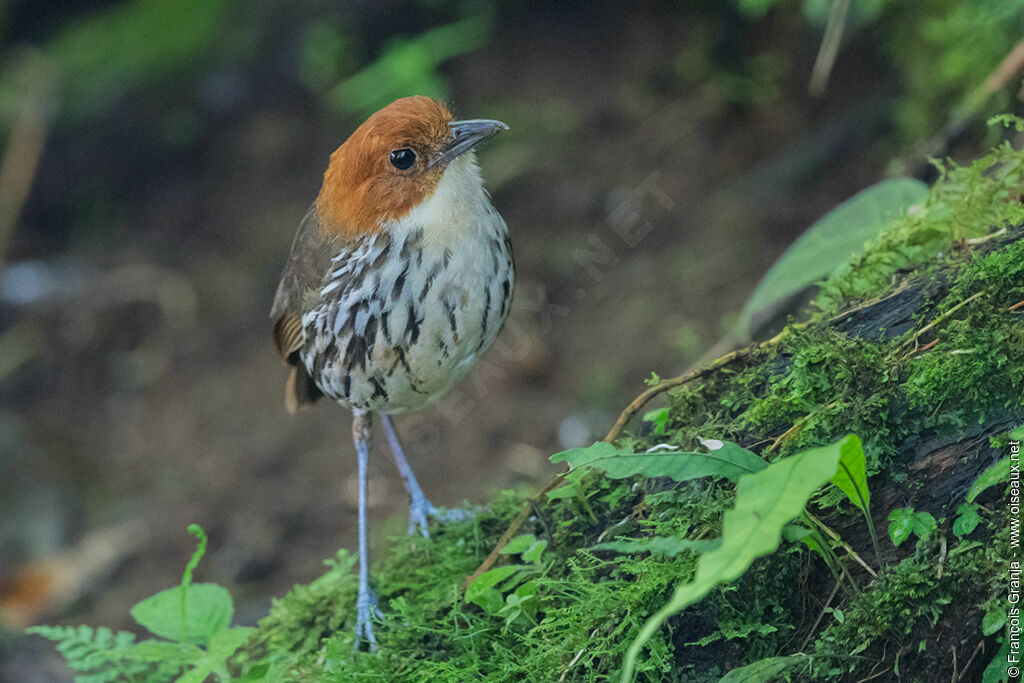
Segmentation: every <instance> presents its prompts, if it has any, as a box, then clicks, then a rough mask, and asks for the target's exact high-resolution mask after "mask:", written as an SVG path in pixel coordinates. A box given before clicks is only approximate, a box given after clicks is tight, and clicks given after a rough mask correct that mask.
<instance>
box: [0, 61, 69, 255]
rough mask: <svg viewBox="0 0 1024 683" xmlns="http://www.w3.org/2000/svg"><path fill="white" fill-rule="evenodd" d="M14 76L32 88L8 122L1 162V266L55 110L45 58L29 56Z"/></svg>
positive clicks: (51, 85) (33, 177) (49, 73)
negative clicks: (8, 128)
mask: <svg viewBox="0 0 1024 683" xmlns="http://www.w3.org/2000/svg"><path fill="white" fill-rule="evenodd" d="M17 77H18V80H19V81H24V82H31V88H32V89H31V91H30V93H31V94H26V95H25V96H23V97H22V99H21V102H20V104H21V108H20V111H19V112H18V113H17V115H16V116H15V118H14V120H13V121H11V123H10V134H9V135H8V137H7V149H6V150H5V151H4V155H3V159H2V160H0V265H2V263H3V262H4V260H5V258H6V255H7V247H8V245H9V244H10V242H11V239H12V238H13V236H14V229H15V227H16V226H17V223H18V219H19V218H20V217H21V211H22V209H23V208H24V206H25V201H26V200H27V199H28V194H29V191H30V190H31V189H32V184H33V182H34V180H35V177H36V173H37V171H38V170H39V160H40V159H41V158H42V155H43V149H44V148H45V147H46V138H47V135H48V134H49V132H50V122H51V120H52V119H53V113H54V111H55V108H56V107H55V101H56V98H55V94H54V78H53V76H52V73H51V72H50V69H49V64H48V63H47V62H46V59H45V57H42V56H41V55H39V54H38V53H34V52H33V53H29V55H28V56H27V57H26V58H25V61H24V63H23V64H22V65H21V68H20V69H19V70H18V73H17ZM22 85H23V87H28V84H27V83H24V84H22Z"/></svg>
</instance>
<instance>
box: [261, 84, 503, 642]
mask: <svg viewBox="0 0 1024 683" xmlns="http://www.w3.org/2000/svg"><path fill="white" fill-rule="evenodd" d="M507 129H508V126H507V125H506V124H504V123H502V122H501V121H497V120H493V119H465V120H455V118H454V117H453V115H452V112H451V110H450V109H449V107H448V105H447V104H445V103H444V102H442V101H440V100H437V99H433V98H430V97H426V96H422V95H416V96H411V97H403V98H401V99H398V100H395V101H394V102H392V103H391V104H389V105H387V106H385V107H384V108H383V109H381V110H379V111H377V112H376V113H374V114H373V115H371V116H370V117H369V118H367V119H366V121H365V122H363V123H362V125H360V126H359V127H358V128H356V130H355V131H354V132H353V133H352V134H351V135H350V136H349V137H348V139H346V140H345V142H344V143H342V144H341V146H340V147H338V148H337V149H336V150H335V151H334V153H332V154H331V156H330V161H329V163H328V166H327V170H326V171H325V172H324V176H323V183H322V185H321V187H320V192H319V194H318V195H317V197H316V200H315V201H314V202H313V204H312V205H311V206H310V208H309V210H308V211H307V212H306V214H305V217H304V218H303V219H302V221H301V222H300V224H299V228H298V231H297V233H296V234H295V238H294V240H293V242H292V246H291V250H290V252H289V255H288V258H287V261H286V263H285V266H284V270H283V271H282V274H281V280H280V282H279V284H278V288H277V292H276V294H275V296H274V301H273V305H272V307H271V313H270V318H271V321H272V325H273V340H274V344H275V346H276V348H277V351H278V353H279V355H280V356H281V358H282V359H283V360H284V362H285V363H286V364H287V365H288V367H289V374H288V378H287V381H286V382H285V407H286V409H287V410H288V411H289V412H295V411H296V410H297V409H298V408H299V407H301V406H304V405H306V404H310V403H313V402H314V401H316V400H317V399H319V398H321V397H326V398H328V399H331V400H333V401H334V402H336V403H338V404H339V405H341V406H342V407H344V408H347V409H349V410H350V411H351V412H352V438H353V443H354V445H355V451H356V459H357V478H358V531H359V552H358V558H359V590H358V594H357V597H356V647H357V648H358V647H361V646H363V645H365V646H366V647H368V648H369V649H371V650H375V649H377V640H376V637H375V635H374V630H373V619H374V617H375V616H377V614H379V612H378V610H377V598H376V595H375V593H374V592H373V590H372V589H371V587H370V581H369V539H368V529H367V520H366V495H367V491H366V487H367V469H366V468H367V462H368V459H369V453H370V445H371V428H372V420H373V415H374V414H375V413H376V414H378V415H379V416H380V418H381V423H382V425H383V427H384V432H385V435H386V437H387V441H388V443H389V445H390V447H391V450H392V453H393V455H394V459H395V463H396V465H397V467H398V470H399V473H400V474H401V476H402V481H403V483H404V484H405V488H406V491H407V493H408V494H409V498H410V508H409V533H410V534H414V533H416V532H417V531H418V532H420V533H421V534H422V535H423V536H425V537H426V536H429V532H428V530H427V523H428V517H435V518H438V517H440V516H441V513H440V511H439V510H438V509H437V508H435V507H434V506H433V505H431V504H430V502H429V500H427V498H426V496H425V495H424V494H423V491H422V489H420V486H419V484H418V483H417V481H416V478H415V476H414V475H413V472H412V469H411V468H410V467H409V464H408V461H407V460H406V458H405V456H404V453H403V451H402V447H401V443H400V442H399V439H398V434H397V432H396V430H395V427H394V422H393V421H392V418H391V416H392V415H396V414H400V413H404V412H409V411H415V410H420V409H423V408H425V407H427V406H429V405H431V404H432V403H434V402H435V401H437V400H438V399H439V398H441V397H442V396H443V395H444V394H445V393H446V392H447V391H448V390H449V389H451V388H452V387H453V386H454V385H455V384H456V383H457V382H458V381H459V379H461V378H462V377H463V376H464V375H465V374H466V373H467V372H468V371H469V370H470V368H471V367H472V366H473V364H474V363H475V362H476V360H477V359H478V358H480V356H481V355H482V354H483V353H484V352H486V351H487V349H488V348H489V347H490V346H491V345H492V344H493V343H494V340H495V338H496V337H497V336H498V333H499V332H500V331H501V329H502V327H503V325H504V322H505V319H506V317H507V316H508V314H509V310H510V308H511V302H512V292H513V286H514V280H515V266H514V262H513V257H512V242H511V239H510V237H509V231H508V227H507V226H506V224H505V221H504V219H503V218H502V216H501V214H500V213H499V212H498V211H497V209H495V208H494V205H493V203H492V202H491V197H490V194H489V193H488V192H487V190H486V189H485V188H484V185H483V179H482V177H481V174H480V168H479V166H478V165H477V162H476V158H475V146H476V145H477V144H478V143H480V142H481V141H483V140H485V139H487V138H489V137H491V136H492V135H494V134H496V133H498V132H499V131H502V130H507ZM454 512H455V511H453V514H454ZM442 521H443V520H442Z"/></svg>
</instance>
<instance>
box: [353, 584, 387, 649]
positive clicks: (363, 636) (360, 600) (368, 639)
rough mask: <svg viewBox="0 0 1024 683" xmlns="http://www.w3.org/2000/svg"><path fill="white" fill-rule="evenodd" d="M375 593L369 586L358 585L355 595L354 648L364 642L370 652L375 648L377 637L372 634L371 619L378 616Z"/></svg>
mask: <svg viewBox="0 0 1024 683" xmlns="http://www.w3.org/2000/svg"><path fill="white" fill-rule="evenodd" d="M380 616H381V612H380V610H379V609H377V595H376V594H375V593H374V592H373V591H372V590H370V588H369V587H364V586H360V587H359V594H358V595H357V596H356V649H357V650H358V649H359V646H360V645H362V644H363V643H364V642H365V643H366V644H367V647H369V649H370V651H371V652H374V651H376V650H377V638H376V636H374V635H373V620H374V618H379V617H380Z"/></svg>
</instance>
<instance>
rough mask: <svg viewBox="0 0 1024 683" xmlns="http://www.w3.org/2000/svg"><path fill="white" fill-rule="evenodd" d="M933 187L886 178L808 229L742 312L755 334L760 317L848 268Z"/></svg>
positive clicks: (746, 326) (744, 327)
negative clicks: (756, 323) (754, 320)
mask: <svg viewBox="0 0 1024 683" xmlns="http://www.w3.org/2000/svg"><path fill="white" fill-rule="evenodd" d="M927 194H928V186H927V185H925V184H924V183H922V182H921V181H919V180H915V179H913V178H898V179H895V180H885V181H882V182H880V183H877V184H875V185H872V186H871V187H869V188H867V189H865V190H862V191H860V192H858V193H857V194H856V195H854V196H853V197H851V198H850V199H848V200H846V201H845V202H843V203H842V204H840V205H839V206H837V207H836V208H834V209H832V210H831V211H830V212H828V213H827V214H825V215H824V216H823V217H822V218H821V219H819V220H818V222H817V223H815V224H814V225H812V226H811V227H809V228H808V229H807V230H805V231H804V233H803V234H802V235H800V237H798V238H797V240H796V241H795V242H794V243H793V244H792V245H791V246H790V247H789V249H787V250H786V252H785V253H784V254H783V255H782V256H781V257H780V258H779V260H778V261H776V262H775V264H774V265H773V266H772V267H771V268H770V269H769V270H768V273H767V274H765V276H764V278H762V279H761V282H760V283H759V284H758V285H757V288H756V289H755V290H754V293H753V295H752V296H751V297H750V299H749V300H748V301H747V303H746V305H744V307H743V311H742V312H741V313H740V329H741V330H742V331H743V332H746V333H749V332H750V323H751V320H753V318H754V317H755V316H758V315H761V314H764V313H767V312H768V311H770V310H771V309H773V308H774V307H776V306H778V305H779V304H781V303H783V302H785V301H786V300H788V299H789V298H790V297H791V296H793V295H794V294H796V293H797V292H800V291H801V290H803V289H804V288H805V287H808V286H810V285H812V284H814V283H815V282H817V281H818V280H821V279H823V278H825V277H827V276H828V275H831V274H832V273H833V272H835V271H836V270H837V269H839V268H841V267H842V266H844V265H846V264H847V263H848V262H849V261H850V258H851V257H852V256H853V255H854V254H857V253H859V252H861V251H862V250H863V248H864V244H865V243H866V242H868V241H869V240H872V239H874V238H875V237H877V236H878V233H879V232H880V231H881V230H882V228H883V227H885V226H886V225H887V224H888V223H889V222H890V221H891V220H892V219H894V218H896V217H897V216H899V215H900V214H901V213H903V212H905V211H906V210H907V209H909V208H910V207H911V206H913V205H914V204H917V203H919V202H922V201H924V199H925V196H926V195H927Z"/></svg>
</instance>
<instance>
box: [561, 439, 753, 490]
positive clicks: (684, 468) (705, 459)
mask: <svg viewBox="0 0 1024 683" xmlns="http://www.w3.org/2000/svg"><path fill="white" fill-rule="evenodd" d="M551 462H555V463H558V462H567V463H569V467H570V469H572V470H576V469H579V468H581V467H596V468H599V469H602V470H604V471H605V473H606V474H607V475H608V476H609V477H611V478H612V479H625V478H626V477H632V476H634V475H638V474H639V475H642V476H645V477H669V478H671V479H675V480H676V481H687V480H689V479H697V478H699V477H725V478H726V479H731V480H733V481H736V480H737V479H739V477H740V476H741V475H743V474H748V473H751V472H757V471H758V470H763V469H764V468H765V467H766V466H767V465H766V463H765V461H764V460H762V459H761V458H759V457H757V456H756V455H754V454H753V453H751V452H750V451H748V450H747V449H745V448H741V447H739V446H737V445H736V444H733V443H729V442H728V441H726V442H722V447H721V448H719V449H718V450H714V451H711V452H710V453H687V452H678V453H674V452H668V453H633V452H630V451H622V450H618V449H616V448H615V446H613V445H611V444H610V443H605V442H604V441H598V442H597V443H595V444H594V445H592V446H588V447H586V448H573V449H570V450H568V451H562V452H561V453H556V454H555V455H552V456H551Z"/></svg>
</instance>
